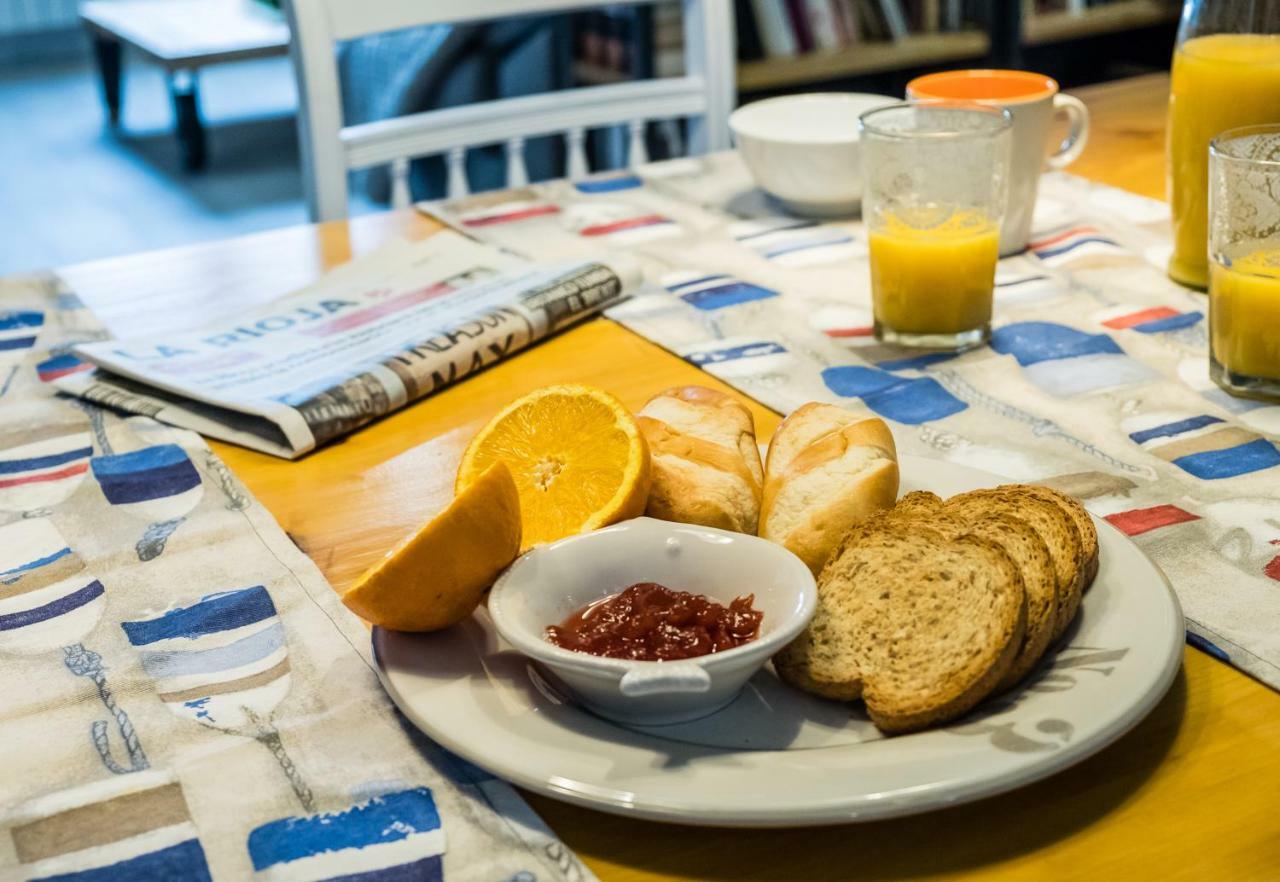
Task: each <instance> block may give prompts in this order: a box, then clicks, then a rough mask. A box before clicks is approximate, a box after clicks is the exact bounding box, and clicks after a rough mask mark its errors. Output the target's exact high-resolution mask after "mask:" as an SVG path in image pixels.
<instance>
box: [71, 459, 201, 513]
mask: <svg viewBox="0 0 1280 882" xmlns="http://www.w3.org/2000/svg"><path fill="white" fill-rule="evenodd" d="M94 462H95V463H96V462H97V459H95V460H94ZM93 475H94V477H95V478H97V479H98V484H99V485H100V486H101V487H102V493H103V495H105V496H106V497H107V502H110V503H111V504H112V505H128V504H130V503H133V502H147V501H148V500H151V499H167V498H169V497H170V496H177V495H178V494H179V493H185V492H186V491H188V490H190V489H191V488H193V487H198V486H200V473H199V472H197V471H196V467H195V466H194V465H192V463H191V460H189V459H184V460H183V461H182V462H176V463H174V464H173V465H168V466H158V467H156V468H153V469H151V470H149V471H145V472H134V473H131V474H120V475H111V474H107V475H100V474H98V470H97V469H96V468H95V469H94V470H93Z"/></svg>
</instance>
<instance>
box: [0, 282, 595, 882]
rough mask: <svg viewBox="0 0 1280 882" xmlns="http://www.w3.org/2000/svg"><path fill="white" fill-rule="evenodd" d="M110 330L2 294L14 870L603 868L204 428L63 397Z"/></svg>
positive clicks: (2, 732) (6, 858)
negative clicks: (305, 549) (57, 381)
mask: <svg viewBox="0 0 1280 882" xmlns="http://www.w3.org/2000/svg"><path fill="white" fill-rule="evenodd" d="M105 336H106V335H105V333H104V332H103V331H102V329H101V326H100V325H99V324H98V322H97V321H96V320H95V319H94V317H93V316H92V315H91V314H90V313H89V311H88V310H86V309H84V308H83V306H82V305H81V303H80V302H79V300H78V299H77V298H76V297H75V295H74V294H73V293H72V292H69V291H67V290H65V289H63V288H62V287H61V286H60V284H59V282H58V281H57V280H56V279H54V278H51V277H41V278H28V279H10V280H0V745H2V746H3V750H2V751H0V878H4V879H11V878H12V879H28V880H55V879H56V880H60V882H107V880H112V882H114V880H120V882H161V880H175V879H184V880H185V879H191V880H208V879H228V880H232V879H234V880H240V879H254V878H256V879H262V880H271V882H288V880H296V882H316V880H334V879H341V880H366V882H373V880H387V882H392V880H414V882H427V880H440V879H445V880H476V882H480V880H484V882H539V880H589V879H592V878H594V877H592V875H591V874H590V872H589V871H588V870H586V869H585V868H584V867H583V866H582V865H581V864H579V863H578V861H577V859H576V858H575V857H574V855H573V854H572V853H571V852H569V851H568V850H567V849H566V848H565V847H564V846H563V844H562V843H560V842H559V840H557V839H555V838H554V837H553V836H551V834H550V833H549V832H548V831H547V829H546V828H545V827H544V826H543V825H542V823H541V822H540V821H539V820H538V819H537V817H536V816H534V815H533V813H532V812H531V811H530V810H529V808H528V807H527V806H526V805H525V804H524V803H523V801H522V800H521V799H520V797H519V796H518V795H517V794H516V793H515V791H514V790H512V789H511V788H510V787H509V786H508V785H507V784H505V783H503V782H501V781H498V780H497V779H494V778H492V777H491V776H489V775H487V774H485V773H484V772H482V771H480V770H479V769H476V768H475V767H473V766H471V765H469V764H467V763H465V762H464V761H462V760H460V759H459V758H457V757H455V756H453V755H451V754H449V753H447V752H446V751H445V750H443V749H442V748H440V747H439V746H437V745H435V744H433V743H431V742H429V741H427V740H426V739H425V738H423V737H422V736H421V735H419V734H418V733H417V732H416V731H415V730H414V729H413V727H412V726H411V725H410V724H409V723H408V722H406V721H405V720H404V719H403V718H402V717H400V716H399V715H398V714H397V712H396V711H395V709H394V707H393V706H392V705H391V702H390V700H389V699H388V698H387V697H386V695H385V693H384V692H383V690H382V688H381V686H380V685H379V683H378V679H377V677H376V675H375V674H374V672H373V668H372V665H371V659H370V657H369V637H368V633H367V632H366V631H365V629H364V627H363V625H361V624H360V622H359V621H358V620H357V619H356V618H355V617H354V616H352V615H351V614H350V613H348V612H347V611H346V610H345V609H344V608H343V607H342V605H341V603H340V602H339V601H338V599H337V596H336V595H335V594H334V592H333V590H332V589H331V588H330V587H329V585H328V584H327V583H326V582H325V580H324V578H323V577H322V576H321V574H320V572H319V571H318V570H317V569H316V567H315V566H314V565H313V564H312V563H311V561H310V560H308V559H307V558H306V557H305V556H304V555H303V554H302V553H301V552H300V551H298V549H297V548H296V547H295V546H294V545H293V543H292V542H291V541H290V540H289V539H288V537H287V536H286V535H285V534H284V532H283V531H282V530H281V529H280V527H279V525H278V524H277V523H276V522H275V521H274V520H273V519H272V517H271V515H270V514H269V513H268V512H267V511H266V510H264V509H263V507H262V506H261V505H260V504H259V503H258V502H257V501H255V500H254V498H253V497H252V496H251V495H250V494H249V493H248V491H247V490H245V488H244V487H243V486H242V485H241V484H240V483H239V482H238V481H237V480H236V478H235V476H234V475H233V474H232V473H231V472H230V471H229V470H228V469H227V467H226V466H225V465H224V464H223V463H222V461H221V460H219V459H218V457H217V456H215V455H214V453H213V452H212V451H211V450H210V449H209V448H208V447H207V446H205V444H204V442H203V441H202V440H201V439H200V437H199V436H198V435H195V434H193V433H191V432H187V431H183V430H177V429H171V428H169V427H167V426H163V425H161V424H160V423H157V422H154V421H152V420H150V419H147V418H145V417H131V418H129V419H123V420H122V419H120V418H118V417H116V416H114V415H112V414H109V413H106V412H103V411H101V410H98V409H97V408H95V407H94V406H92V405H88V404H84V403H80V402H76V401H72V400H70V399H67V398H65V397H55V395H54V394H53V392H52V389H51V387H50V386H49V385H48V382H49V381H50V380H52V379H54V378H56V377H58V376H60V375H64V374H66V373H68V372H73V371H76V370H80V369H82V368H83V367H84V365H82V364H81V363H80V362H78V361H77V360H76V359H75V358H74V357H73V356H71V355H69V354H67V352H68V349H69V347H70V345H71V344H73V343H76V342H83V341H86V340H95V339H103V338H104V337H105Z"/></svg>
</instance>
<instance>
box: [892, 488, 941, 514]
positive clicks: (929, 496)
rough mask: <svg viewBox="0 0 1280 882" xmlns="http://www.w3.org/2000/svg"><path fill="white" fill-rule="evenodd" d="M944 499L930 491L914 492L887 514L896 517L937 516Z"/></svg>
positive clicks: (902, 499)
mask: <svg viewBox="0 0 1280 882" xmlns="http://www.w3.org/2000/svg"><path fill="white" fill-rule="evenodd" d="M942 506H943V500H942V497H941V496H939V495H938V494H937V493H931V492H929V491H928V490H913V491H911V492H910V493H908V494H906V495H905V496H903V497H902V498H901V499H899V500H898V502H897V504H896V505H894V507H893V508H891V509H889V511H888V512H886V514H891V515H893V516H894V517H916V516H918V515H930V514H935V513H936V512H937V511H938V509H940V508H942Z"/></svg>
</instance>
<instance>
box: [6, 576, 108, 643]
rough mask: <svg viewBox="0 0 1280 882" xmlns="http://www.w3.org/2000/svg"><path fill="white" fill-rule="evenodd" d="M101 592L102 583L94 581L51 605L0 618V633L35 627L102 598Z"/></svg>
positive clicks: (47, 604)
mask: <svg viewBox="0 0 1280 882" xmlns="http://www.w3.org/2000/svg"><path fill="white" fill-rule="evenodd" d="M103 590H104V589H103V587H102V583H101V582H99V581H98V580H97V579H94V580H93V581H92V582H90V583H89V584H88V585H85V586H84V587H83V588H81V589H80V590H79V591H73V592H71V593H70V594H67V595H65V596H63V597H59V598H58V599H57V600H55V601H53V602H52V603H46V604H45V605H44V606H37V607H34V608H32V609H24V610H22V611H21V612H16V613H9V614H8V615H4V616H0V631H12V630H13V629H15V628H23V627H26V626H27V625H35V624H37V623H39V622H44V621H48V620H49V619H52V618H54V617H55V616H61V615H65V614H67V613H69V612H71V611H72V610H75V609H79V608H80V607H82V606H84V605H85V604H87V603H92V602H93V601H94V600H96V599H97V598H99V597H101V596H102V592H103Z"/></svg>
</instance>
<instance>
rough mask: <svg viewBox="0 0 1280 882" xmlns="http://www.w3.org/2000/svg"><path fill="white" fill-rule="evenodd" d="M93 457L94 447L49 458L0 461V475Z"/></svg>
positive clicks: (34, 457)
mask: <svg viewBox="0 0 1280 882" xmlns="http://www.w3.org/2000/svg"><path fill="white" fill-rule="evenodd" d="M92 455H93V448H92V447H77V448H76V449H75V450H68V451H67V452H66V453H50V454H49V455H48V456H33V457H30V458H28V459H8V460H0V475H12V474H15V473H17V472H34V471H36V470H38V469H49V468H53V467H54V466H60V465H64V464H66V463H69V462H75V461H76V460H77V459H86V458H87V457H89V456H92Z"/></svg>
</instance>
